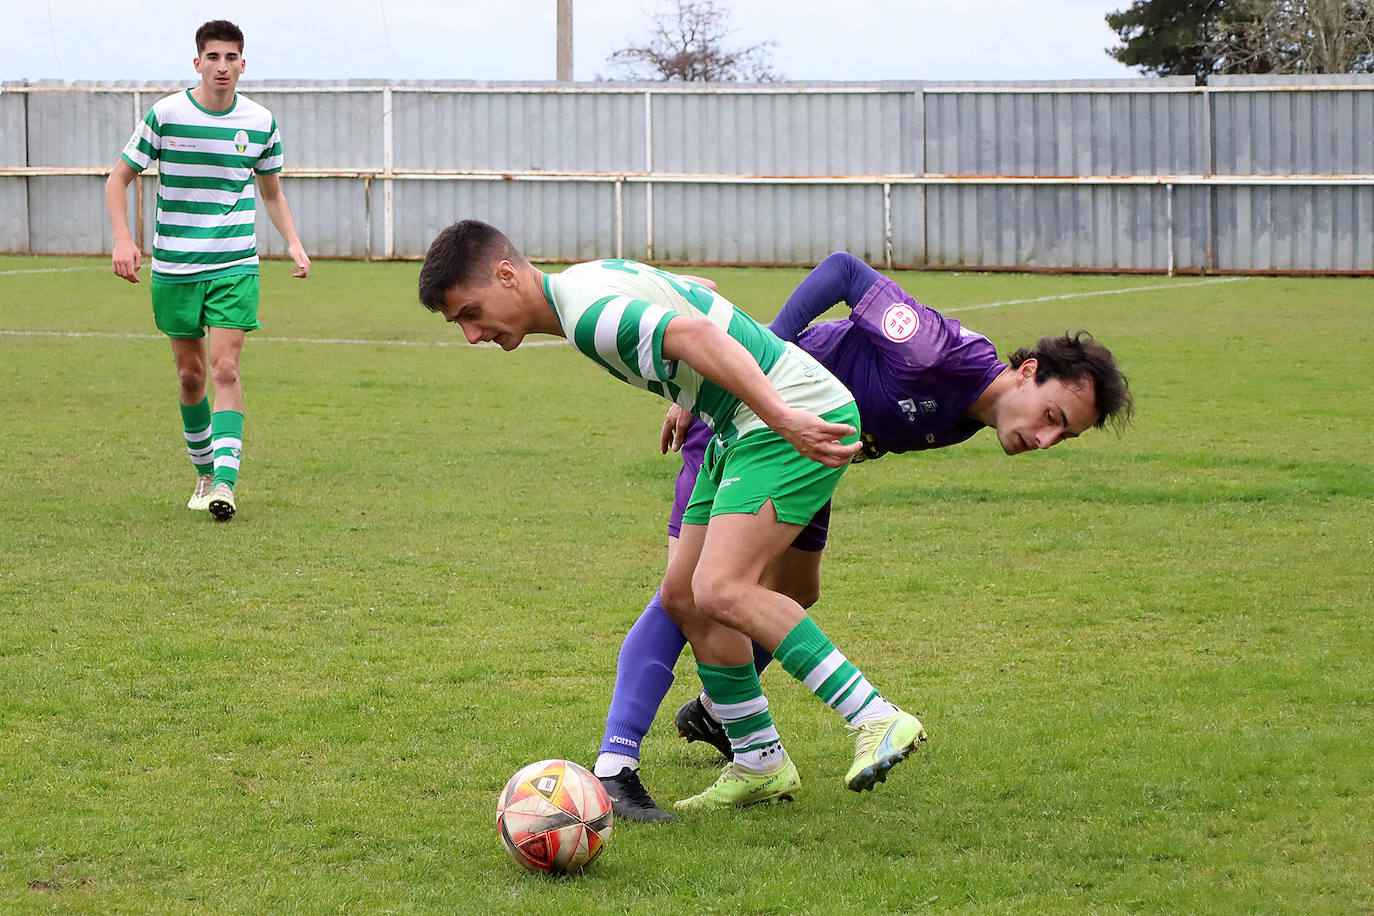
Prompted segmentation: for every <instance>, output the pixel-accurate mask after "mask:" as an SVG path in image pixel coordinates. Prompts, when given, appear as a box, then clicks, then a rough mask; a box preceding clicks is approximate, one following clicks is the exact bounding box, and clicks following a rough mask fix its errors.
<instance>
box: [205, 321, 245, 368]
mask: <svg viewBox="0 0 1374 916" xmlns="http://www.w3.org/2000/svg"><path fill="white" fill-rule="evenodd" d="M246 334H247V332H246V331H242V330H240V329H238V328H221V327H215V326H213V325H212V326H211V327H210V328H209V329H208V330H207V332H206V339H205V347H206V350H207V351H208V352H209V354H210V365H211V366H212V367H214V366H220V367H223V366H224V364H225V363H226V362H227V363H228V364H229V365H230V366H232V367H233V368H234V369H237V368H238V364H239V359H240V357H241V356H242V355H243V341H244V338H245V336H246Z"/></svg>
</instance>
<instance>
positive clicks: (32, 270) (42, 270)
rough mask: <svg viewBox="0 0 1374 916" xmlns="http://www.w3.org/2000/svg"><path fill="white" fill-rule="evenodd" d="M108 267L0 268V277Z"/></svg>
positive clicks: (104, 268)
mask: <svg viewBox="0 0 1374 916" xmlns="http://www.w3.org/2000/svg"><path fill="white" fill-rule="evenodd" d="M109 269H110V268H108V267H34V268H29V269H25V270H0V277H9V276H13V275H14V274H68V273H71V272H72V271H74V270H109Z"/></svg>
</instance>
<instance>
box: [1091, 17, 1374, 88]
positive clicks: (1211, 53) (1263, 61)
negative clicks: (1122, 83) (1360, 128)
mask: <svg viewBox="0 0 1374 916" xmlns="http://www.w3.org/2000/svg"><path fill="white" fill-rule="evenodd" d="M1107 25H1109V26H1111V28H1112V29H1113V31H1115V32H1116V33H1117V34H1118V35H1120V36H1121V39H1122V41H1123V42H1124V44H1122V45H1121V46H1119V47H1115V48H1108V49H1107V53H1108V54H1110V55H1111V56H1112V57H1115V58H1116V59H1117V60H1119V61H1121V62H1122V63H1123V64H1126V65H1128V66H1132V67H1139V68H1140V69H1141V70H1142V71H1144V72H1145V73H1151V74H1155V75H1159V76H1171V75H1181V74H1192V75H1193V76H1194V77H1196V78H1197V80H1198V82H1199V83H1201V82H1203V81H1204V80H1205V78H1206V77H1207V76H1209V75H1211V74H1213V73H1368V72H1374V0H1136V2H1135V3H1133V4H1132V5H1131V7H1130V8H1129V9H1126V10H1121V11H1118V12H1115V13H1108V14H1107Z"/></svg>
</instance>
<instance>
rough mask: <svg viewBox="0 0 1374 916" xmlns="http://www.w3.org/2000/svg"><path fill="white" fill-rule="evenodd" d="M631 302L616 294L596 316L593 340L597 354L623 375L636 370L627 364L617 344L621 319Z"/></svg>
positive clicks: (631, 373) (630, 374) (632, 373)
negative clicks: (621, 356)
mask: <svg viewBox="0 0 1374 916" xmlns="http://www.w3.org/2000/svg"><path fill="white" fill-rule="evenodd" d="M629 302H630V300H629V299H628V298H627V297H625V296H616V297H615V298H613V299H611V300H610V301H609V302H607V303H606V305H605V306H604V307H603V308H602V309H601V314H600V315H598V316H597V318H596V334H595V335H594V337H593V340H594V341H595V344H594V345H595V347H596V352H597V354H598V355H600V357H601V358H602V359H604V360H605V361H606V362H607V363H608V364H609V365H610V366H611V368H612V369H614V370H615V371H616V372H619V373H620V374H621V375H627V376H633V375H634V374H635V372H634V370H633V369H631V368H630V367H629V366H627V365H625V360H623V359H621V358H620V348H619V347H617V346H616V342H617V338H618V337H619V336H620V319H621V316H623V315H624V314H625V306H626V305H628V304H629Z"/></svg>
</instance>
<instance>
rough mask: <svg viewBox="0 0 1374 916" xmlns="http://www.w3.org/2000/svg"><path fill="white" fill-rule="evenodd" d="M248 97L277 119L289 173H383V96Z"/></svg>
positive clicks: (250, 91) (261, 93) (260, 92)
mask: <svg viewBox="0 0 1374 916" xmlns="http://www.w3.org/2000/svg"><path fill="white" fill-rule="evenodd" d="M244 94H245V95H247V96H248V97H249V98H251V99H253V100H254V101H256V102H257V103H259V104H260V105H265V106H266V107H267V108H268V109H270V110H271V112H272V116H273V117H274V118H276V121H277V126H278V128H279V129H280V130H281V135H282V152H283V155H284V156H285V159H286V167H287V168H315V169H369V168H371V169H379V168H381V167H382V160H383V155H384V150H383V145H382V94H381V93H380V92H318V93H315V92H273V91H270V90H266V89H261V88H254V87H251V86H248V87H245V89H244Z"/></svg>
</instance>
